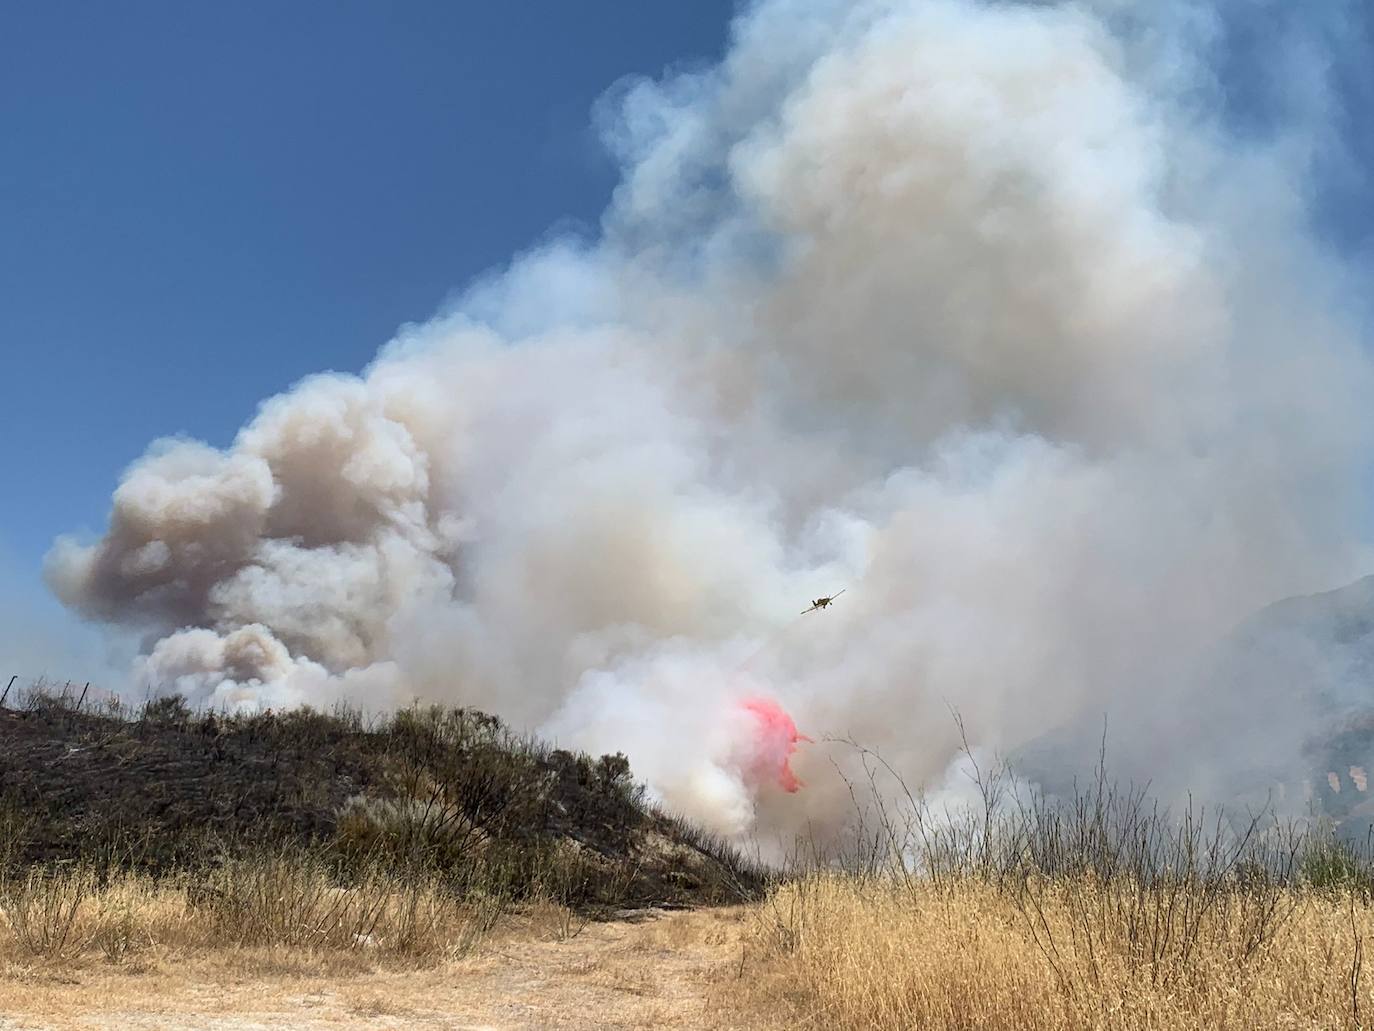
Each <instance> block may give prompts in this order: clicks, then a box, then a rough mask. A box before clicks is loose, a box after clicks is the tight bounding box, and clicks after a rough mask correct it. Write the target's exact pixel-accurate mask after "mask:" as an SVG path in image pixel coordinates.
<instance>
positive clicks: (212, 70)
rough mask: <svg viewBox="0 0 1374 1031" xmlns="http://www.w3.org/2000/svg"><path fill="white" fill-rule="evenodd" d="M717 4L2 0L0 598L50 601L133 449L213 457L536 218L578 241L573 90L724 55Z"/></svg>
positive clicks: (609, 170) (601, 187)
mask: <svg viewBox="0 0 1374 1031" xmlns="http://www.w3.org/2000/svg"><path fill="white" fill-rule="evenodd" d="M731 9H732V4H731V3H730V2H728V0H693V2H692V3H681V2H678V0H635V2H633V3H625V2H623V0H579V2H578V3H575V4H572V3H562V2H534V0H527V2H517V3H510V4H471V3H454V2H417V0H410V2H407V3H405V4H392V3H384V2H380V0H372V2H359V0H328V2H323V0H292V2H291V3H278V2H262V0H249V2H243V0H240V2H235V3H232V4H211V3H201V2H195V3H181V2H170V0H167V2H152V0H131V2H128V3H121V4H107V3H100V2H72V0H58V2H24V3H16V4H7V5H6V6H5V9H4V12H3V14H0V148H2V149H0V354H3V380H4V382H5V384H6V386H7V388H8V389H7V390H6V391H5V394H6V398H5V420H6V424H7V430H6V432H5V433H3V434H0V468H3V470H4V473H5V475H4V483H5V484H6V486H7V487H8V490H9V491H12V492H14V493H13V494H11V496H10V497H8V498H6V500H5V502H4V504H3V506H0V578H3V582H4V588H3V596H0V600H3V601H4V602H5V603H6V604H7V605H8V606H9V607H10V608H12V609H13V608H15V607H21V606H22V607H26V608H27V607H36V608H37V609H40V610H44V609H50V608H52V607H54V605H55V603H52V602H50V601H49V600H48V599H47V598H46V592H45V591H44V590H43V588H42V586H41V579H40V567H41V562H42V556H43V554H44V552H45V551H46V550H47V548H48V546H49V545H50V544H51V542H52V538H53V536H54V535H55V534H57V533H61V532H67V531H73V530H76V531H80V530H87V531H97V530H99V529H100V528H101V526H102V524H103V521H104V519H105V515H106V512H107V511H108V507H109V496H110V491H111V489H112V488H113V487H114V485H115V483H116V482H117V479H118V475H119V472H120V470H121V469H122V468H123V467H124V466H125V465H127V464H128V463H129V462H130V461H132V460H133V459H134V458H136V457H137V456H138V455H139V454H140V453H141V452H142V451H143V449H144V447H145V446H146V445H147V443H148V442H149V441H150V440H151V439H153V438H154V437H157V436H162V435H167V434H171V433H188V434H191V435H194V436H196V437H200V438H203V439H206V440H208V441H210V442H212V443H217V444H224V443H227V442H228V441H229V440H230V438H231V437H232V436H233V433H234V431H235V430H236V429H237V428H238V427H239V426H240V425H241V424H242V423H243V422H244V421H245V419H246V418H247V417H248V416H249V415H251V413H252V411H253V409H254V406H255V405H256V404H257V403H258V402H259V401H260V400H262V399H263V398H264V397H266V396H268V395H269V394H271V393H274V392H276V391H279V390H281V389H283V388H285V387H287V386H288V385H290V384H291V383H292V382H293V381H295V380H296V379H298V378H299V377H301V376H303V375H305V374H306V373H309V372H314V371H318V370H321V369H339V370H357V369H359V368H361V367H362V366H363V365H365V364H366V363H367V361H368V360H369V359H370V358H371V357H372V356H373V354H374V353H375V352H376V350H377V348H378V346H379V345H381V344H382V343H384V342H385V341H386V340H387V339H389V338H390V336H391V335H392V333H393V331H394V330H395V329H396V328H397V326H399V325H400V324H401V323H403V322H406V321H416V320H422V319H424V318H425V317H427V316H428V315H429V314H430V313H432V312H433V311H434V309H435V308H436V307H437V306H439V304H440V303H441V302H442V301H443V299H444V298H445V296H446V295H447V294H449V293H450V292H451V291H453V290H454V289H455V288H457V287H460V286H461V285H462V284H463V283H464V282H465V281H466V280H468V279H469V278H471V277H472V276H473V275H474V274H476V273H478V272H480V271H482V270H483V269H486V268H489V267H490V266H492V265H494V264H499V263H502V262H504V261H506V260H508V259H509V258H510V256H511V255H512V253H513V252H515V251H517V250H519V249H521V248H523V247H526V246H528V245H529V244H530V243H531V242H533V241H535V240H537V239H538V238H539V237H540V236H541V235H543V234H544V233H545V232H547V231H548V230H549V229H550V227H552V226H555V225H557V224H562V225H565V226H566V225H567V224H568V223H569V222H571V223H573V224H578V223H581V224H585V225H586V226H588V227H594V226H595V224H596V220H597V217H598V215H599V213H600V212H601V210H602V208H603V207H604V206H605V203H606V201H607V198H608V197H609V194H610V191H611V189H612V187H613V185H614V173H615V169H614V167H613V165H612V163H611V161H610V159H609V157H608V156H606V154H605V153H604V152H603V150H602V149H601V147H600V144H599V143H598V142H597V140H596V138H595V135H594V133H593V131H592V129H591V124H590V118H589V112H590V110H591V108H592V106H593V105H594V103H595V101H596V98H597V97H598V96H599V95H600V94H601V93H602V92H603V91H604V90H605V89H606V88H607V87H608V86H609V85H611V84H612V83H614V82H615V81H616V80H617V79H619V78H620V77H622V76H625V75H633V74H641V75H642V74H647V75H657V74H659V73H660V72H662V71H663V69H664V68H665V66H670V65H682V64H687V65H691V64H696V63H701V62H704V61H709V60H711V59H713V58H715V57H717V56H718V55H719V54H720V52H721V50H722V48H723V46H724V43H725V37H726V31H727V25H728V21H729V17H730V13H731ZM207 385H208V387H207Z"/></svg>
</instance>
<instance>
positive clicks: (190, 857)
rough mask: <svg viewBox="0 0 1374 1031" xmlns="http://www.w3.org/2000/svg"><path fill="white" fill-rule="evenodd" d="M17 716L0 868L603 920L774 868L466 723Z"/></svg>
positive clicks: (3, 739)
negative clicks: (403, 886)
mask: <svg viewBox="0 0 1374 1031" xmlns="http://www.w3.org/2000/svg"><path fill="white" fill-rule="evenodd" d="M9 705H10V707H9V708H5V709H0V851H3V857H0V858H3V861H4V862H5V863H6V864H7V865H8V866H10V867H15V866H33V865H39V866H45V867H46V866H51V865H52V864H64V863H95V864H98V865H99V866H101V867H103V868H107V869H131V870H138V871H141V872H146V873H152V874H154V875H157V876H182V875H186V874H194V873H195V872H197V871H204V870H206V869H207V868H213V867H215V866H217V865H220V864H223V863H225V862H229V861H233V860H236V859H241V858H243V857H245V856H249V855H252V854H256V853H260V852H262V851H264V850H272V851H276V852H281V851H283V850H286V851H299V852H308V853H310V854H311V855H312V856H313V857H315V858H318V859H320V860H322V861H324V862H327V863H328V864H329V865H330V866H331V867H332V868H334V869H336V870H337V871H338V873H339V875H340V876H341V877H345V878H346V877H347V875H348V872H349V871H350V869H354V868H361V867H363V866H375V865H376V864H377V863H379V862H380V863H384V864H387V865H388V866H390V867H393V868H395V869H397V870H400V871H416V872H423V873H424V874H425V875H426V876H430V877H434V876H438V877H441V878H443V879H445V880H446V881H448V882H449V883H451V884H452V885H453V886H454V887H455V888H457V889H459V890H470V891H480V892H483V893H487V894H491V893H499V894H503V895H506V896H509V897H512V898H519V897H522V896H529V895H533V894H537V893H542V894H546V895H548V894H552V895H554V896H555V897H557V898H558V899H559V900H560V901H563V902H565V903H566V904H568V905H571V906H574V907H580V908H584V909H594V910H595V909H616V908H626V907H630V908H632V907H643V906H660V907H673V906H687V905H700V904H710V903H720V902H731V901H742V900H745V899H748V898H751V897H754V896H756V895H758V894H759V893H760V892H761V891H762V890H763V888H764V882H765V877H764V874H763V872H762V871H761V869H760V868H759V867H758V866H756V865H755V864H753V863H751V862H749V861H748V860H747V859H746V858H745V857H743V856H741V855H740V854H739V853H737V852H735V851H734V850H732V849H731V848H729V847H728V846H727V845H725V844H724V843H722V842H719V841H717V840H715V839H713V838H712V837H710V836H709V835H707V834H704V833H702V832H701V831H700V830H698V829H697V828H694V827H692V826H691V825H689V824H687V823H685V822H684V821H682V820H679V819H677V818H675V817H673V816H671V815H669V814H666V813H664V812H661V811H659V810H658V809H657V808H655V807H654V806H652V805H650V804H649V803H648V802H647V801H646V800H645V797H644V793H643V790H642V789H641V788H640V787H639V786H638V785H636V783H635V782H634V780H633V777H632V774H631V771H630V767H629V763H628V762H627V761H626V759H625V758H624V756H621V755H606V756H601V757H599V758H594V757H591V756H588V755H584V754H578V753H573V752H568V751H563V750H559V749H553V748H549V747H545V746H544V745H542V744H540V743H538V742H535V741H532V740H529V739H525V738H521V737H518V736H517V735H514V734H512V733H511V732H510V731H509V730H508V729H507V728H506V727H504V726H503V725H502V724H501V722H500V721H499V720H497V719H496V718H494V717H492V716H488V715H486V714H484V713H480V712H476V711H473V710H466V709H442V708H426V709H420V708H415V709H408V710H404V711H401V712H399V713H396V714H394V715H391V716H388V717H386V718H383V719H377V720H367V719H364V718H363V717H362V716H361V715H360V714H359V713H356V712H351V711H339V712H335V713H332V714H325V713H320V712H314V711H311V710H308V709H302V710H296V711H291V712H286V713H271V712H268V713H263V714H257V715H244V716H230V715H225V714H223V713H208V714H198V713H192V712H190V711H188V710H187V709H186V707H185V706H184V705H183V704H182V702H181V701H180V699H176V698H172V699H161V700H158V701H156V702H154V703H151V704H149V705H147V706H144V707H142V708H141V709H138V710H136V711H129V710H121V709H120V708H118V707H116V706H106V707H104V708H103V709H102V711H99V712H92V711H89V709H87V710H86V711H83V710H82V708H81V707H79V706H78V705H77V703H76V700H75V699H74V698H72V697H69V696H63V695H59V694H55V693H52V692H49V691H45V690H43V689H42V688H41V686H40V687H38V688H30V689H29V690H28V691H27V692H25V693H24V694H23V696H22V697H21V698H20V699H18V704H17V705H16V700H15V699H14V698H11V699H10V702H9Z"/></svg>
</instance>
